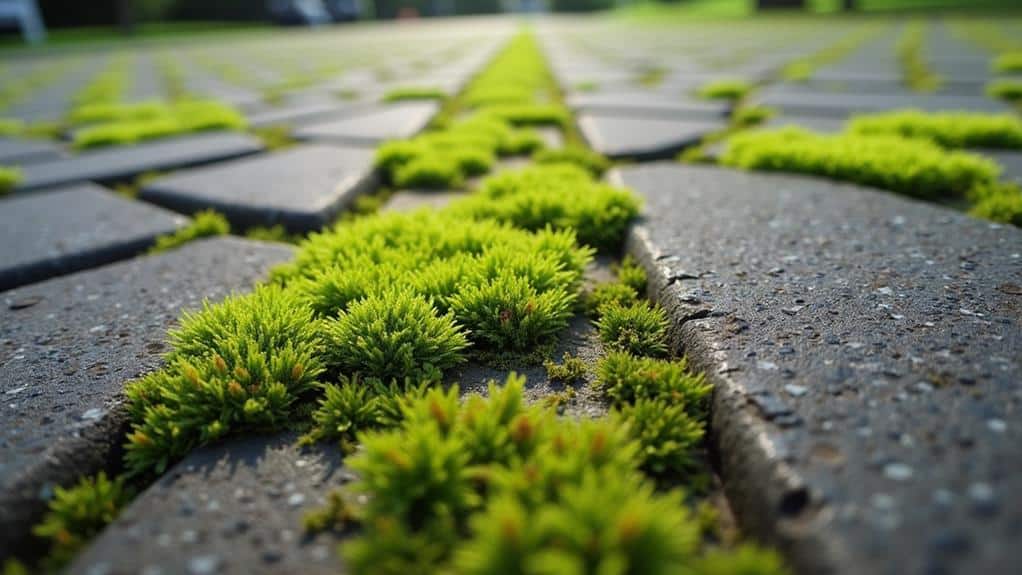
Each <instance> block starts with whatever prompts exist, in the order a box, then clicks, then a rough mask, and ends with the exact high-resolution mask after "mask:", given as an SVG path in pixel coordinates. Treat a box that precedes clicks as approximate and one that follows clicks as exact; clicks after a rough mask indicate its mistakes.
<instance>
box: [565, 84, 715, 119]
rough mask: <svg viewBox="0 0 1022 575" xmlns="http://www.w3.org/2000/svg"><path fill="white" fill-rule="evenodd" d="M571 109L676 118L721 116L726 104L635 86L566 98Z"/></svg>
mask: <svg viewBox="0 0 1022 575" xmlns="http://www.w3.org/2000/svg"><path fill="white" fill-rule="evenodd" d="M568 105H570V106H571V107H572V109H574V110H576V111H581V112H596V113H601V114H619V115H628V116H652V117H658V118H659V117H668V118H672V119H678V118H695V119H709V118H723V117H725V116H726V115H727V113H728V110H729V109H730V105H729V104H727V103H726V102H720V101H706V100H697V99H695V98H691V97H685V96H683V95H677V96H668V95H666V94H661V93H656V92H651V91H648V90H646V91H644V90H636V91H633V92H595V93H590V94H580V95H577V96H572V97H570V98H569V99H568Z"/></svg>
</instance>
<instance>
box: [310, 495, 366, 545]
mask: <svg viewBox="0 0 1022 575" xmlns="http://www.w3.org/2000/svg"><path fill="white" fill-rule="evenodd" d="M357 520H358V518H357V517H356V515H355V509H354V508H353V507H352V505H351V504H350V503H348V501H347V500H346V499H345V498H344V494H343V493H341V491H340V490H334V491H331V492H330V493H329V494H327V503H326V506H325V507H323V508H322V509H316V510H314V511H310V512H308V513H306V514H305V516H304V517H302V526H303V527H304V528H305V532H306V533H307V534H310V535H315V534H317V533H322V532H324V531H335V532H342V531H344V530H345V529H346V528H347V527H348V526H349V525H351V524H353V523H355V522H357Z"/></svg>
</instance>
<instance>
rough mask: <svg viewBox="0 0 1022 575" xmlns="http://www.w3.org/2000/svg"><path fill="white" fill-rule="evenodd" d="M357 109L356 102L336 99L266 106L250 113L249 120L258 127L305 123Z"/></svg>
mask: <svg viewBox="0 0 1022 575" xmlns="http://www.w3.org/2000/svg"><path fill="white" fill-rule="evenodd" d="M356 109H357V106H356V105H354V104H351V103H347V104H346V103H344V102H341V101H339V100H336V99H335V100H334V101H333V102H309V103H298V104H289V105H284V106H271V107H265V108H263V109H260V110H258V111H256V112H253V113H250V114H248V116H247V120H248V125H249V126H253V127H257V128H258V127H264V126H274V125H293V124H296V125H304V124H308V123H311V122H316V121H320V120H322V119H323V118H329V117H331V116H338V115H345V114H349V113H351V112H353V111H354V110H356Z"/></svg>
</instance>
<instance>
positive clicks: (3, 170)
mask: <svg viewBox="0 0 1022 575" xmlns="http://www.w3.org/2000/svg"><path fill="white" fill-rule="evenodd" d="M21 178H22V176H21V170H19V169H18V168H8V167H5V166H0V196H3V195H6V194H9V193H11V192H12V191H14V188H15V187H17V185H18V184H19V183H20V182H21Z"/></svg>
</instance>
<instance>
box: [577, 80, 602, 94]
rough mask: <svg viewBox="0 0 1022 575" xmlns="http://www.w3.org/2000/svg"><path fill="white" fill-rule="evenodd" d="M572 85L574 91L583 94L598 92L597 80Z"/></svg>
mask: <svg viewBox="0 0 1022 575" xmlns="http://www.w3.org/2000/svg"><path fill="white" fill-rule="evenodd" d="M573 87H574V89H575V91H576V92H582V93H584V94H587V93H591V92H598V91H599V90H600V84H599V83H598V82H578V83H576V84H575V85H574V86H573Z"/></svg>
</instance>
